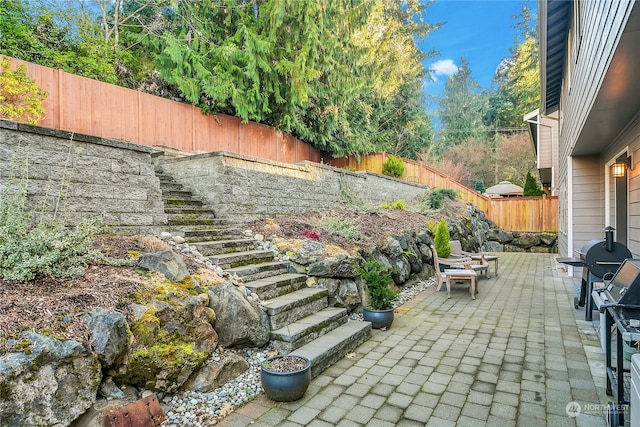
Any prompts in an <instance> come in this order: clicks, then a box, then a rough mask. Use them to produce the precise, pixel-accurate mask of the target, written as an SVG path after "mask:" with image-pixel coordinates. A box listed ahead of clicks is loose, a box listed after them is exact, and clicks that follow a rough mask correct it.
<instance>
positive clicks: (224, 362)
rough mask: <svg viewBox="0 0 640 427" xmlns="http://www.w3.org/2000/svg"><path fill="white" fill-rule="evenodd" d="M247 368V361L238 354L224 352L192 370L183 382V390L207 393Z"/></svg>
mask: <svg viewBox="0 0 640 427" xmlns="http://www.w3.org/2000/svg"><path fill="white" fill-rule="evenodd" d="M248 370H249V363H248V362H247V361H246V360H245V359H244V358H243V357H242V356H240V355H238V354H235V353H231V352H226V353H224V354H223V355H222V356H221V357H218V358H215V359H214V360H212V361H211V362H209V363H208V364H206V365H204V366H203V367H202V368H200V369H198V371H197V372H194V373H193V375H192V376H191V378H189V380H187V382H186V383H184V386H183V387H182V388H183V389H184V390H189V391H196V392H199V393H208V392H211V391H213V390H215V389H216V388H218V387H221V386H222V385H224V384H226V383H228V382H229V381H231V380H232V379H234V378H236V377H237V376H239V375H242V374H243V373H245V372H247V371H248Z"/></svg>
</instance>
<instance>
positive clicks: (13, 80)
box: [0, 57, 47, 124]
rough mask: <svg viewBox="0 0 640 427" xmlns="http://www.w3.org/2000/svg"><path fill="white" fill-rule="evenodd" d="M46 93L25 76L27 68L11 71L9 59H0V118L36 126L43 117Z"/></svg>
mask: <svg viewBox="0 0 640 427" xmlns="http://www.w3.org/2000/svg"><path fill="white" fill-rule="evenodd" d="M46 98H47V92H45V91H43V90H42V89H40V88H39V87H38V86H37V85H36V84H35V81H34V80H33V79H32V78H30V77H29V75H28V74H27V67H26V66H24V65H18V67H16V69H15V70H12V69H11V64H10V63H9V58H7V57H3V58H1V59H0V118H4V119H9V120H17V121H25V122H27V123H31V124H36V123H38V120H40V119H41V118H42V116H44V113H45V110H44V108H43V107H42V101H44V100H45V99H46Z"/></svg>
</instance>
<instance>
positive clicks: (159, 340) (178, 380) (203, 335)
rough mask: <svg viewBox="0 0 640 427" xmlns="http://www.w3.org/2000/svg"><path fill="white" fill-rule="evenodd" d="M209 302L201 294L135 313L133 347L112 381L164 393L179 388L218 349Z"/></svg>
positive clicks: (213, 314)
mask: <svg viewBox="0 0 640 427" xmlns="http://www.w3.org/2000/svg"><path fill="white" fill-rule="evenodd" d="M208 301H209V297H208V296H207V295H206V294H200V295H195V296H191V297H189V298H187V299H185V300H179V299H175V300H172V301H171V303H167V302H164V301H154V302H153V304H151V305H150V306H148V307H146V310H144V311H142V310H139V309H138V310H136V312H137V313H138V314H137V317H136V319H135V321H134V322H133V325H132V326H131V331H132V333H133V339H132V345H131V346H130V348H129V350H128V352H127V354H126V357H125V359H124V362H123V364H122V365H120V366H119V367H118V371H117V372H115V373H114V380H115V381H116V382H117V383H119V384H131V385H135V386H138V387H144V388H146V389H148V390H154V391H163V392H174V391H176V390H177V389H178V388H179V387H180V386H182V384H184V382H185V381H186V380H187V379H188V378H189V377H190V376H191V374H192V373H193V372H194V371H195V370H196V369H197V368H199V367H200V366H201V365H202V364H203V363H204V361H205V360H207V358H208V357H209V356H210V355H211V353H212V352H213V350H215V349H216V347H217V345H218V336H217V334H216V331H215V330H214V328H213V326H212V323H213V322H214V321H215V317H216V316H215V312H214V311H213V310H212V309H211V308H209V307H208V306H207V304H208Z"/></svg>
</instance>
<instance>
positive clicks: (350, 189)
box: [162, 152, 429, 223]
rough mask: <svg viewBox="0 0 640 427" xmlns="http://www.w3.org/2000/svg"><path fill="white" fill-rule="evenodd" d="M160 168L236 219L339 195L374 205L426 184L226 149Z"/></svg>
mask: <svg viewBox="0 0 640 427" xmlns="http://www.w3.org/2000/svg"><path fill="white" fill-rule="evenodd" d="M162 168H163V169H164V170H165V171H166V172H167V173H169V174H171V175H172V176H173V177H174V178H175V179H176V180H177V181H178V182H180V183H181V184H182V185H184V186H185V187H187V188H189V189H190V190H191V191H193V192H194V193H195V194H197V195H198V196H199V197H201V198H202V199H203V200H205V201H206V203H207V204H208V205H210V206H211V207H212V208H213V209H214V211H215V212H216V215H217V216H218V217H221V218H229V219H233V220H235V221H238V222H243V223H246V222H250V221H252V220H255V219H260V218H265V217H276V216H280V215H292V214H300V213H305V212H311V211H318V210H324V209H332V208H339V207H341V206H344V203H343V199H342V197H341V193H342V194H347V195H348V196H351V197H357V198H360V199H362V200H363V201H366V202H368V203H370V204H373V205H375V206H380V205H381V204H382V203H385V202H387V203H392V202H394V201H396V200H399V199H402V200H404V201H405V202H408V201H410V200H412V199H414V198H415V197H417V196H420V195H424V194H425V192H426V191H427V190H428V189H429V188H428V187H427V186H423V185H417V184H412V183H407V182H405V181H400V180H398V179H395V178H390V177H387V176H384V175H378V174H375V173H370V172H348V171H345V170H343V169H338V168H334V167H331V166H326V165H322V164H318V163H312V162H301V163H298V164H294V165H292V164H288V163H280V162H274V161H270V160H265V159H259V158H256V157H249V156H243V155H238V154H231V153H225V152H217V153H206V154H198V155H194V156H186V157H179V158H175V159H167V160H165V161H163V162H162Z"/></svg>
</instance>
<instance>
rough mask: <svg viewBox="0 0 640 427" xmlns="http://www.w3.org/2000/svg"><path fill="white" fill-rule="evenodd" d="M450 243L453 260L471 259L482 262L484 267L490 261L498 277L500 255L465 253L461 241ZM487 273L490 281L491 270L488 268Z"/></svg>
mask: <svg viewBox="0 0 640 427" xmlns="http://www.w3.org/2000/svg"><path fill="white" fill-rule="evenodd" d="M449 243H450V244H451V255H449V256H450V257H451V258H453V259H455V258H471V259H472V260H473V261H480V264H483V265H484V264H486V265H488V264H489V261H493V270H494V272H495V275H496V276H497V275H498V259H499V258H500V257H499V256H498V255H491V254H489V253H487V252H479V253H474V252H467V251H463V250H462V244H461V243H460V240H451V241H449ZM485 272H486V274H485V275H486V276H487V279H489V278H490V276H489V268H487V269H486V270H485Z"/></svg>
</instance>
